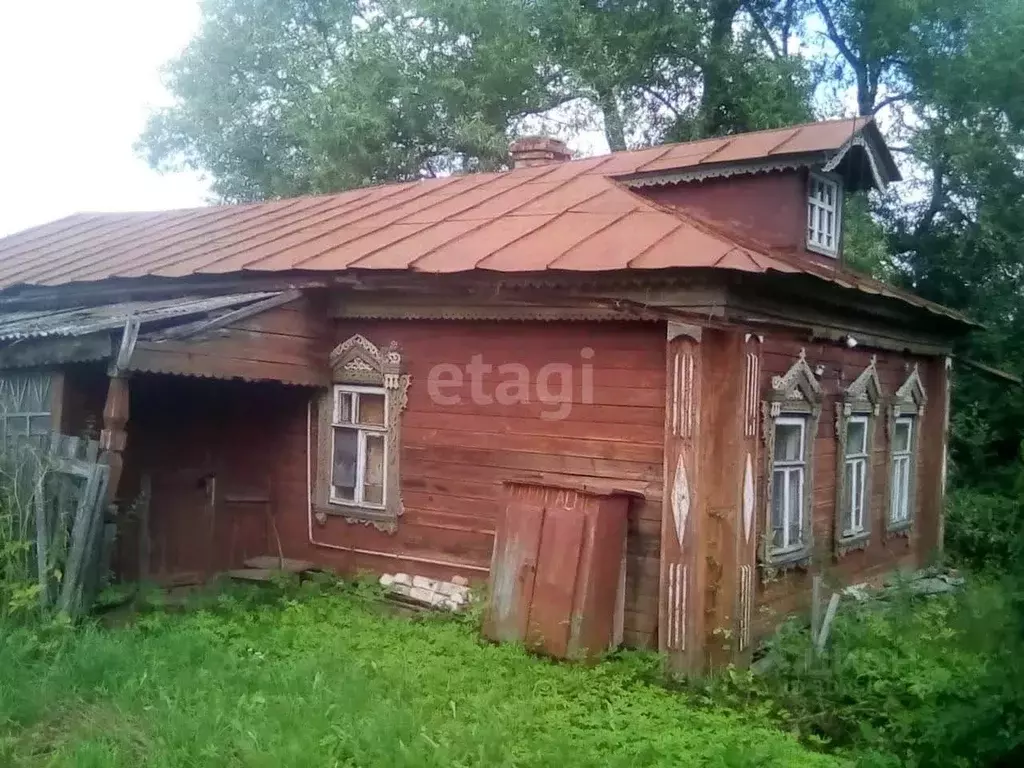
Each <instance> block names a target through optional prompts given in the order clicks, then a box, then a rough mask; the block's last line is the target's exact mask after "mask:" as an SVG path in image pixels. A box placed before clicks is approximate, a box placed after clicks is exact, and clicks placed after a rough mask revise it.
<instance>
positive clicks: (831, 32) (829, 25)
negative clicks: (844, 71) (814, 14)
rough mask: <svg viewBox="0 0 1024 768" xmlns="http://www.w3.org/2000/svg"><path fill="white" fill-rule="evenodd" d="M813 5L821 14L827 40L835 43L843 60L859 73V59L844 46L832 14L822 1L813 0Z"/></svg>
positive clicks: (844, 43) (844, 42)
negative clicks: (826, 30)
mask: <svg viewBox="0 0 1024 768" xmlns="http://www.w3.org/2000/svg"><path fill="white" fill-rule="evenodd" d="M814 4H815V5H816V6H817V7H818V13H820V14H821V18H822V19H823V20H824V22H825V28H826V29H828V36H829V39H830V40H832V42H833V43H835V46H836V48H838V49H839V52H840V53H841V54H842V55H843V58H844V59H846V60H847V61H848V62H849V63H850V66H851V67H853V68H854V69H855V70H857V71H858V72H859V71H860V69H861V63H860V58H859V57H858V56H857V55H856V54H854V52H853V51H852V50H850V46H849V45H847V44H846V41H845V40H844V39H843V36H842V35H841V34H839V29H838V27H836V22H835V20H834V19H833V18H832V14H831V12H830V11H829V10H828V8H827V7H826V5H825V2H824V0H814Z"/></svg>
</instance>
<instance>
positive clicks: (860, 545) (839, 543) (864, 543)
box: [836, 531, 871, 557]
mask: <svg viewBox="0 0 1024 768" xmlns="http://www.w3.org/2000/svg"><path fill="white" fill-rule="evenodd" d="M870 543H871V531H862V532H861V533H857V534H854V535H852V536H841V537H840V538H839V539H837V540H836V556H838V557H842V556H843V555H847V554H849V553H850V552H855V551H857V550H865V549H867V548H868V544H870Z"/></svg>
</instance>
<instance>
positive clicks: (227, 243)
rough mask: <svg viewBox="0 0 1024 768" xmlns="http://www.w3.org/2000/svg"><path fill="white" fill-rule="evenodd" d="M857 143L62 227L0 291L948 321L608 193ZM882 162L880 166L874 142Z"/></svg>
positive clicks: (822, 132) (695, 147)
mask: <svg viewBox="0 0 1024 768" xmlns="http://www.w3.org/2000/svg"><path fill="white" fill-rule="evenodd" d="M862 135H864V136H867V138H868V140H869V141H870V142H874V143H877V142H880V138H879V137H878V132H877V129H876V128H875V127H874V125H873V123H872V122H871V121H870V119H865V118H857V119H854V120H850V119H847V120H840V121H831V122H822V123H812V124H807V125H802V126H795V127H791V128H784V129H778V130H773V131H761V132H757V133H749V134H740V135H737V136H733V137H727V138H721V139H708V140H704V141H697V142H690V143H684V144H672V145H666V146H661V147H655V148H651V149H644V150H637V151H632V152H617V153H613V154H609V155H604V156H600V157H591V158H586V159H582V160H575V161H569V162H564V163H557V164H553V165H546V166H539V167H531V168H520V169H514V170H511V171H506V172H501V173H479V174H471V175H463V176H451V177H448V178H441V179H431V180H423V181H416V182H408V183H403V184H391V185H385V186H378V187H370V188H364V189H354V190H350V191H347V192H342V193H339V194H333V195H324V196H316V197H302V198H295V199H290V200H277V201H272V202H265V203H255V204H249V205H232V206H212V207H206V208H197V209H189V210H175V211H163V212H155V213H83V214H76V215H73V216H69V217H67V218H65V219H61V220H59V221H55V222H52V223H49V224H44V225H42V226H39V227H35V228H33V229H29V230H25V231H24V232H20V233H16V234H13V235H11V236H9V237H6V238H3V239H0V289H3V288H8V287H11V286H16V285H37V286H58V285H66V284H71V283H80V282H94V281H100V280H106V279H111V278H141V277H166V278H181V277H189V276H194V275H221V274H229V273H272V272H282V271H314V272H315V271H324V272H337V271H342V270H364V269H365V270H409V271H413V272H420V273H433V274H441V273H456V272H466V271H471V270H489V271H493V272H499V273H500V272H511V273H515V272H537V271H544V270H557V271H567V272H596V271H613V270H648V269H661V268H671V267H703V268H718V269H729V270H738V271H741V272H754V273H762V272H766V271H769V270H772V271H776V272H783V273H787V272H788V273H804V274H811V275H814V276H816V277H819V278H821V279H824V280H828V281H830V282H833V283H837V284H840V285H843V286H844V287H852V288H856V289H859V290H863V291H867V292H870V293H876V294H881V295H887V296H892V297H894V298H898V299H901V300H903V301H907V302H909V303H912V304H915V305H917V306H922V307H926V308H928V309H930V310H932V311H936V312H940V313H941V314H945V315H948V316H950V317H956V318H957V319H960V318H959V316H958V315H956V313H952V312H950V311H949V310H945V309H944V308H941V307H938V305H934V304H931V303H929V302H925V301H923V300H921V299H918V298H916V297H914V296H912V295H910V294H905V293H903V292H900V291H895V290H894V289H891V288H889V287H888V286H884V285H883V284H881V283H878V282H876V281H872V280H868V279H866V278H863V277H861V276H858V275H854V274H852V273H848V272H844V271H842V270H837V269H827V268H821V267H817V266H815V265H812V264H809V263H805V260H799V261H798V260H795V259H793V258H791V257H788V256H786V255H784V254H777V253H773V252H771V251H770V250H769V249H767V248H765V247H762V246H760V245H758V244H756V243H751V242H748V241H744V240H742V239H740V238H739V237H738V236H737V235H735V234H734V233H731V232H728V231H726V230H724V229H722V228H720V227H717V226H715V225H711V224H709V223H707V222H703V221H700V220H698V219H695V218H692V217H690V216H688V215H687V214H685V213H682V212H679V211H676V210H669V209H667V208H663V207H661V206H659V205H658V204H656V203H654V202H652V201H650V200H648V199H646V198H644V197H643V196H641V195H639V194H636V193H634V192H633V191H631V190H630V189H629V188H628V187H627V186H626V185H625V184H623V183H622V182H621V181H620V179H623V178H627V177H629V178H637V177H638V176H643V175H645V174H650V173H663V172H667V171H679V170H685V169H688V168H695V167H699V168H706V167H715V166H718V165H720V164H726V165H729V166H735V165H736V164H737V163H739V164H742V163H744V162H753V161H758V160H760V161H764V160H765V159H771V158H778V157H786V158H792V157H794V156H803V155H808V156H810V155H814V156H815V157H816V158H820V157H821V156H822V153H831V154H832V156H833V157H835V158H838V157H839V156H840V155H841V154H842V153H844V152H845V151H846V150H847V149H849V147H850V146H851V145H852V142H853V141H854V140H856V139H857V138H858V137H860V136H862ZM882 151H883V154H884V155H885V163H887V164H891V156H889V155H888V153H887V152H886V151H885V150H884V145H883V146H882ZM886 167H888V165H887V166H886ZM891 171H892V173H890V174H889V176H890V177H892V175H893V173H895V174H896V175H897V177H898V171H896V170H895V166H894V165H893V166H892V167H891ZM32 321H33V318H31V317H26V318H24V319H23V322H24V323H31V322H32ZM18 322H22V321H18ZM47 322H49V321H47ZM53 322H54V323H57V322H62V321H59V318H53ZM111 322H113V320H112V319H111ZM16 327H22V326H19V325H16ZM25 327H27V326H25ZM3 332H4V331H3V328H2V327H0V334H2V333H3Z"/></svg>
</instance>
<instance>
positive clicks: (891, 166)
mask: <svg viewBox="0 0 1024 768" xmlns="http://www.w3.org/2000/svg"><path fill="white" fill-rule="evenodd" d="M804 168H811V169H818V170H822V171H825V172H828V173H835V174H837V175H839V176H841V177H842V178H843V179H844V181H845V185H844V186H845V188H846V190H847V191H851V192H853V191H860V190H865V189H879V190H882V189H885V188H886V187H887V186H888V185H889V184H891V183H892V182H895V181H901V180H902V178H903V177H902V175H901V174H900V171H899V168H898V167H897V166H896V161H895V159H894V158H893V156H892V153H891V152H890V151H889V148H888V146H886V143H885V140H884V139H883V138H882V134H881V133H880V132H879V130H878V127H877V126H876V125H875V123H874V122H873V121H872V122H868V123H867V124H865V125H864V126H863V127H862V128H860V129H859V130H856V131H851V134H850V137H849V139H847V140H846V141H845V142H843V143H842V144H841V145H839V146H838V147H835V148H832V149H823V150H817V151H814V152H799V153H792V154H785V153H781V154H774V153H773V154H772V155H770V156H768V157H761V158H757V159H753V160H744V161H740V162H728V163H715V162H713V161H709V162H704V163H701V164H700V165H698V166H692V167H687V168H684V169H680V170H676V171H672V170H668V171H666V170H659V171H652V172H647V173H644V172H641V173H634V174H627V175H623V176H618V177H616V180H617V181H618V182H620V183H621V184H623V185H625V186H627V187H651V186H664V185H670V184H679V183H686V182H692V181H705V180H707V179H722V178H729V177H731V176H749V175H754V174H760V173H773V172H778V171H795V170H801V169H804Z"/></svg>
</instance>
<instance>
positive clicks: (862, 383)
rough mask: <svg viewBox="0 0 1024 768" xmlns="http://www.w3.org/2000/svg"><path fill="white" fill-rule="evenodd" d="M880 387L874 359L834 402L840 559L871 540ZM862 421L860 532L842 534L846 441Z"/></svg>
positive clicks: (847, 499)
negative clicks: (864, 452) (863, 459)
mask: <svg viewBox="0 0 1024 768" xmlns="http://www.w3.org/2000/svg"><path fill="white" fill-rule="evenodd" d="M881 402H882V387H881V383H880V382H879V379H878V369H877V361H876V359H875V358H874V357H872V358H871V362H870V363H869V364H868V367H867V368H865V369H864V370H863V371H861V373H860V375H859V376H857V378H856V379H854V380H853V382H852V383H851V384H850V386H849V387H847V388H846V391H845V392H843V393H842V397H841V398H840V399H839V400H838V401H837V402H836V404H835V408H836V422H835V428H836V515H835V549H836V555H837V556H840V557H841V556H842V555H844V554H846V553H847V552H850V551H852V550H855V549H864V548H866V547H867V546H868V543H869V542H870V540H871V523H872V517H873V515H872V509H871V498H872V481H873V479H874V478H873V477H872V474H873V467H872V464H873V463H874V462H873V456H872V454H873V447H874V445H875V428H876V424H877V422H878V415H879V413H880V412H881ZM859 419H865V420H866V423H867V426H866V429H865V440H866V443H867V463H866V465H865V468H864V489H863V492H864V499H863V507H864V508H863V511H862V515H863V530H861V531H857V532H855V533H849V532H847V531H845V530H844V523H845V518H846V511H847V509H848V507H849V506H850V494H851V489H850V488H847V487H846V462H847V456H846V437H847V433H848V429H849V425H850V422H851V421H852V420H859Z"/></svg>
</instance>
